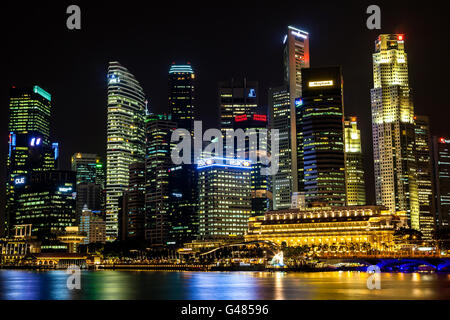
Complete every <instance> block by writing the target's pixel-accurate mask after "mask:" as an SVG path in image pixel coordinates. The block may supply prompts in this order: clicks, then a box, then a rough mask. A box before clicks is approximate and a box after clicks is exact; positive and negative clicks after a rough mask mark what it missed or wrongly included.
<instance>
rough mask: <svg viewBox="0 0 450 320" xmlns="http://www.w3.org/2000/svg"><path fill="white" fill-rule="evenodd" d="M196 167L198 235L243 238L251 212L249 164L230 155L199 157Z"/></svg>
mask: <svg viewBox="0 0 450 320" xmlns="http://www.w3.org/2000/svg"><path fill="white" fill-rule="evenodd" d="M198 170H199V177H198V179H199V182H198V184H199V207H198V214H199V219H200V225H199V235H200V238H201V239H205V240H234V239H239V238H243V236H244V234H245V232H246V231H247V227H248V218H249V217H250V216H251V211H252V206H251V163H250V162H249V161H246V160H239V159H231V158H209V159H201V160H199V163H198Z"/></svg>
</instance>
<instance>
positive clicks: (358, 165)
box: [344, 117, 366, 206]
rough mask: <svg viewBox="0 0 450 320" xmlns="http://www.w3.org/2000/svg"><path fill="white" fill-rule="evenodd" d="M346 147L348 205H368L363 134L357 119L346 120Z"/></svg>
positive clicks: (348, 118) (349, 118)
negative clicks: (362, 144) (362, 147)
mask: <svg viewBox="0 0 450 320" xmlns="http://www.w3.org/2000/svg"><path fill="white" fill-rule="evenodd" d="M344 147H345V174H346V177H345V190H346V194H347V205H349V206H364V205H366V187H365V181H364V167H363V154H362V150H361V132H360V130H359V129H358V119H357V118H356V117H346V118H345V120H344Z"/></svg>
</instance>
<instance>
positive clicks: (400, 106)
mask: <svg viewBox="0 0 450 320" xmlns="http://www.w3.org/2000/svg"><path fill="white" fill-rule="evenodd" d="M373 81H374V86H373V89H371V104H372V135H373V151H374V166H375V170H374V171H375V195H376V201H377V204H378V205H383V206H385V207H387V208H389V210H390V212H391V213H394V212H396V211H404V212H406V214H407V216H408V224H409V226H410V227H411V228H413V229H416V230H419V229H420V222H419V199H418V190H417V179H416V176H417V172H416V156H415V145H414V144H415V143H414V138H415V132H414V129H415V126H414V107H413V103H412V97H411V89H410V87H409V80H408V59H407V54H406V51H405V37H404V35H401V34H382V35H380V36H379V37H378V38H377V39H376V41H375V53H374V54H373Z"/></svg>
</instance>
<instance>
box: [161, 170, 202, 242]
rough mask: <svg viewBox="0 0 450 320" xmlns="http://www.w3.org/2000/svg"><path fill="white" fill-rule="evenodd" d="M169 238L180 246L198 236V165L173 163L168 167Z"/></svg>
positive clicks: (169, 240)
mask: <svg viewBox="0 0 450 320" xmlns="http://www.w3.org/2000/svg"><path fill="white" fill-rule="evenodd" d="M168 175H169V185H168V229H169V233H168V240H167V242H166V244H169V245H176V246H180V245H183V244H184V243H187V242H191V241H192V240H195V239H197V238H198V223H199V219H198V214H197V210H198V188H197V186H198V185H197V179H198V174H197V165H195V164H180V165H172V166H171V167H170V168H169V169H168Z"/></svg>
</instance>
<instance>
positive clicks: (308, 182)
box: [297, 67, 346, 206]
mask: <svg viewBox="0 0 450 320" xmlns="http://www.w3.org/2000/svg"><path fill="white" fill-rule="evenodd" d="M302 81H303V84H302V98H301V99H299V100H297V101H298V102H297V132H298V133H299V135H298V136H299V137H301V139H299V142H300V143H299V146H301V147H302V150H301V155H302V158H303V159H302V161H301V162H299V164H300V165H302V166H303V181H302V184H303V185H304V190H303V192H304V194H305V201H306V205H307V206H312V205H315V204H316V203H321V204H327V205H329V206H344V205H345V203H346V185H345V154H344V153H345V151H344V125H343V122H344V105H343V80H342V71H341V68H340V67H327V68H310V69H303V70H302Z"/></svg>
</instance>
